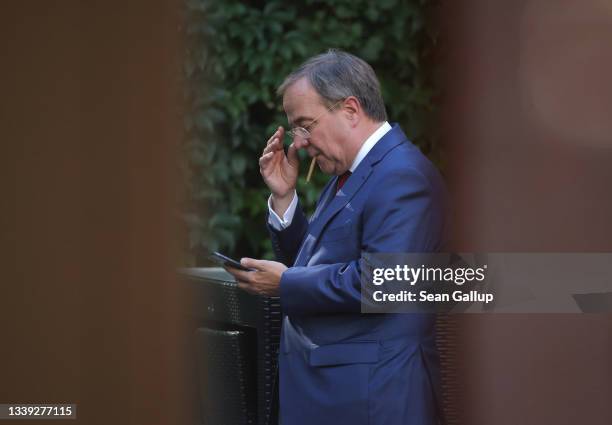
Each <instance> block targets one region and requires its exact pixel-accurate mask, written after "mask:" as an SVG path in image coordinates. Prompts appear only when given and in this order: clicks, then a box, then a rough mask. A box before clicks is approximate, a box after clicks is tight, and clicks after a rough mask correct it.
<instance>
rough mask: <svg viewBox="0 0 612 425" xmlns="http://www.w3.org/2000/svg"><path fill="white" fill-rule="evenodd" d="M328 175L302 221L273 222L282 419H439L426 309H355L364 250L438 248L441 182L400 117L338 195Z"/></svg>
mask: <svg viewBox="0 0 612 425" xmlns="http://www.w3.org/2000/svg"><path fill="white" fill-rule="evenodd" d="M336 182H337V177H334V178H332V179H331V180H330V181H329V182H328V184H327V186H326V187H325V189H324V190H323V192H322V193H321V196H320V198H319V201H318V203H317V208H316V210H315V212H314V214H313V215H312V217H311V218H310V219H309V220H308V219H307V218H306V217H305V215H304V213H303V212H302V210H301V209H300V208H298V210H297V211H296V213H295V216H294V218H293V221H292V223H291V225H290V226H289V227H288V228H287V229H285V230H282V231H275V230H274V229H272V228H270V233H271V236H272V242H273V246H274V250H275V252H276V254H277V256H278V258H279V260H280V261H282V262H284V263H285V264H286V265H288V266H291V267H290V268H289V269H287V270H286V271H285V272H284V273H283V276H282V279H281V283H280V301H281V307H282V310H283V327H282V333H281V346H280V353H279V374H280V418H281V424H282V425H301V424H304V425H313V424H315V425H325V424H330V425H331V424H333V425H338V424H350V425H358V424H369V425H374V424H381V425H382V424H402V425H406V424H410V425H417V424H418V425H421V424H423V425H425V424H427V425H429V424H437V423H438V421H439V416H438V411H439V378H438V375H439V366H438V357H437V352H436V349H435V345H434V316H433V315H426V314H362V313H361V312H360V310H361V292H360V268H359V267H360V266H359V259H360V257H361V254H362V253H363V252H434V251H438V250H440V249H441V247H442V244H443V241H444V226H445V214H444V211H445V205H444V199H445V196H444V194H445V189H444V184H443V181H442V178H441V177H440V175H439V173H438V172H437V170H436V169H435V167H434V166H433V165H432V164H431V162H430V161H429V160H428V159H427V158H426V157H425V156H424V155H423V154H421V152H420V151H419V149H418V148H416V147H415V146H414V145H412V144H411V143H410V142H409V141H408V139H407V138H406V136H405V135H404V133H403V132H402V130H401V129H400V128H399V126H397V125H394V126H393V128H392V130H390V131H389V132H387V134H386V135H385V136H384V137H383V138H382V139H381V140H379V141H378V143H377V144H376V145H375V146H374V147H373V148H372V150H371V151H370V152H369V153H368V155H367V156H366V157H365V158H364V159H363V161H362V162H361V163H360V164H359V166H358V167H357V169H356V170H355V172H354V173H353V174H352V175H351V176H350V178H349V179H348V180H347V181H346V183H345V185H344V186H343V188H342V189H341V190H340V191H339V192H338V194H336V193H335V188H336Z"/></svg>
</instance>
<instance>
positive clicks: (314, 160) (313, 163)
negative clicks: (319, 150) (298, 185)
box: [306, 156, 317, 183]
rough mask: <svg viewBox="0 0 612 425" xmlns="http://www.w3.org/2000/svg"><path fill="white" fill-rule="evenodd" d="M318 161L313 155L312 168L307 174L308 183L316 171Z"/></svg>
mask: <svg viewBox="0 0 612 425" xmlns="http://www.w3.org/2000/svg"><path fill="white" fill-rule="evenodd" d="M316 162H317V159H316V158H315V157H314V156H313V157H312V161H310V168H309V169H308V175H307V176H306V183H308V182H309V181H310V178H311V177H312V172H313V171H314V166H315V163H316Z"/></svg>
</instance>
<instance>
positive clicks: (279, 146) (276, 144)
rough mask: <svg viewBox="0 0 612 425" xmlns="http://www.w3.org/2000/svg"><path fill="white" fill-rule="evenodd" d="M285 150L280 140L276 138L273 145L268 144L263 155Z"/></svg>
mask: <svg viewBox="0 0 612 425" xmlns="http://www.w3.org/2000/svg"><path fill="white" fill-rule="evenodd" d="M282 149H283V144H282V143H281V142H280V139H278V138H275V139H274V140H273V141H272V143H270V144H268V145H267V146H266V147H265V148H264V150H263V154H266V153H268V152H272V151H278V150H282Z"/></svg>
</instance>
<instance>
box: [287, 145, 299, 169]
mask: <svg viewBox="0 0 612 425" xmlns="http://www.w3.org/2000/svg"><path fill="white" fill-rule="evenodd" d="M297 150H298V148H297V146H296V144H295V142H293V143H291V144H290V145H289V149H287V159H288V160H289V163H290V164H291V165H293V166H294V167H296V168H297V167H298V166H299V164H300V158H299V157H298V154H297Z"/></svg>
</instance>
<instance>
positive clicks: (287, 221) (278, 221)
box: [268, 121, 391, 230]
mask: <svg viewBox="0 0 612 425" xmlns="http://www.w3.org/2000/svg"><path fill="white" fill-rule="evenodd" d="M389 130H391V125H390V124H389V123H388V122H387V121H385V122H384V123H382V125H381V126H380V127H378V130H376V131H375V132H374V133H372V134H371V135H370V137H368V138H367V139H366V141H365V142H363V144H362V145H361V148H360V149H359V152H357V156H356V157H355V159H354V160H353V164H352V165H351V168H349V170H350V172H351V173H352V172H354V171H355V169H356V168H357V166H358V165H359V164H360V163H361V161H363V158H365V157H366V155H367V154H368V153H369V152H370V150H371V149H372V148H373V147H374V145H375V144H376V143H378V141H379V140H380V139H382V137H383V136H384V135H385V134H387V132H388V131H389ZM297 204H298V196H297V192H296V191H294V192H293V199H292V200H291V203H290V204H289V207H288V208H287V211H285V214H283V218H280V217H279V216H278V214H276V212H274V210H273V209H272V195H270V197H269V198H268V210H269V211H270V214H268V224H270V226H272V228H273V229H275V230H283V229H286V228H287V227H289V226H290V225H291V221H293V216H294V215H295V209H296V208H297Z"/></svg>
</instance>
